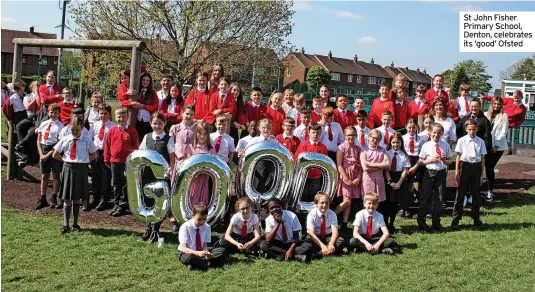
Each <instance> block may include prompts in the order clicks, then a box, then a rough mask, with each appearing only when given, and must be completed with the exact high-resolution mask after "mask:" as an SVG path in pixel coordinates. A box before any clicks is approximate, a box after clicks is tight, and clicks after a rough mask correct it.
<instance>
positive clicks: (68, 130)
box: [58, 125, 89, 140]
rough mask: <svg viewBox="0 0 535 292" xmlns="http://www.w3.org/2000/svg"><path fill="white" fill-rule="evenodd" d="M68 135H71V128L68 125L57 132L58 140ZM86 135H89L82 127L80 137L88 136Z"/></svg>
mask: <svg viewBox="0 0 535 292" xmlns="http://www.w3.org/2000/svg"><path fill="white" fill-rule="evenodd" d="M70 134H71V127H70V126H69V125H67V126H64V127H63V129H61V131H59V135H58V139H59V140H61V139H63V138H65V137H67V136H69V135H70ZM88 134H89V131H88V130H87V129H86V128H85V127H82V136H89V135H88Z"/></svg>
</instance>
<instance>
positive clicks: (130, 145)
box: [104, 104, 157, 163]
mask: <svg viewBox="0 0 535 292" xmlns="http://www.w3.org/2000/svg"><path fill="white" fill-rule="evenodd" d="M156 105H157V104H156ZM138 147H139V137H138V135H137V131H136V129H135V128H134V127H130V126H128V125H126V126H125V128H124V129H123V130H121V129H120V128H119V126H117V125H116V126H114V127H113V128H111V129H110V131H109V132H108V135H107V136H106V142H105V144H104V162H105V163H109V162H113V163H125V162H126V158H127V157H128V155H130V153H132V152H134V150H137V149H138Z"/></svg>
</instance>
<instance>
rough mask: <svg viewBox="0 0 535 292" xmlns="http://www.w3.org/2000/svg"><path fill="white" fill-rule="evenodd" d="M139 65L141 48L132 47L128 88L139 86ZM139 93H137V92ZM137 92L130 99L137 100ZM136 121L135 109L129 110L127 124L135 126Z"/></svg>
mask: <svg viewBox="0 0 535 292" xmlns="http://www.w3.org/2000/svg"><path fill="white" fill-rule="evenodd" d="M140 66H141V49H140V48H137V47H134V48H132V63H131V64H130V87H129V89H130V90H137V89H138V88H139V75H140V74H139V71H140ZM138 94H139V93H138ZM138 94H136V95H135V96H131V97H130V99H131V100H132V101H137V98H138ZM136 121H137V110H135V109H134V110H132V111H130V116H129V118H128V124H129V125H131V126H132V127H135V126H136Z"/></svg>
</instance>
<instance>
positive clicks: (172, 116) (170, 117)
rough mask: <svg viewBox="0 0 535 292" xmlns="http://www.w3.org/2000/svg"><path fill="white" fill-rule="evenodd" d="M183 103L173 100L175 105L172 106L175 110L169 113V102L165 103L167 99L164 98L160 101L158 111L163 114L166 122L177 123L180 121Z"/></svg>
mask: <svg viewBox="0 0 535 292" xmlns="http://www.w3.org/2000/svg"><path fill="white" fill-rule="evenodd" d="M183 104H184V102H182V103H179V102H176V101H175V107H174V110H175V112H174V113H170V112H169V104H168V103H167V100H166V99H164V100H163V101H162V106H161V107H160V112H161V113H162V114H163V115H164V116H165V118H166V119H167V121H168V122H170V123H173V124H178V123H180V122H182V105H183Z"/></svg>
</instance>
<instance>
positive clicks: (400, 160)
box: [386, 149, 411, 171]
mask: <svg viewBox="0 0 535 292" xmlns="http://www.w3.org/2000/svg"><path fill="white" fill-rule="evenodd" d="M395 152H397V153H398V156H396V171H403V168H405V167H406V168H410V167H411V161H410V159H409V156H407V155H405V153H403V151H401V150H398V151H396V150H394V149H390V150H388V151H386V155H387V156H388V159H389V160H390V164H392V158H394V153H395ZM391 169H392V166H390V168H389V169H388V170H391Z"/></svg>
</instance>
